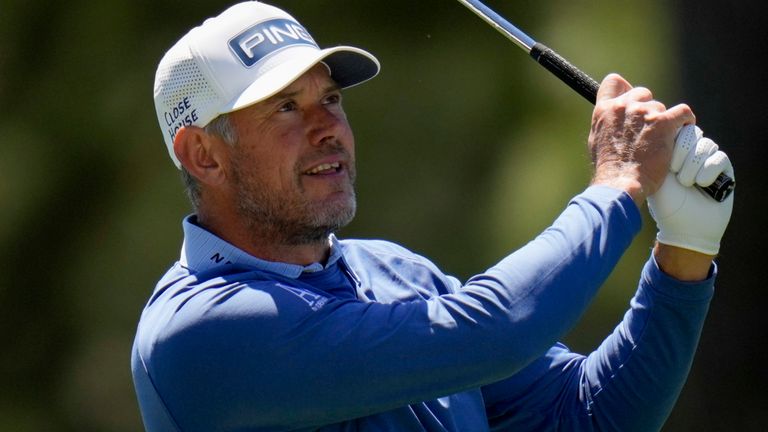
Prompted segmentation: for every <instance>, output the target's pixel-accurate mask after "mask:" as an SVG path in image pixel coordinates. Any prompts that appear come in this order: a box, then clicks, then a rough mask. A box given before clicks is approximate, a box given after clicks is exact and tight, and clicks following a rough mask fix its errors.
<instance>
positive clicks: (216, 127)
mask: <svg viewBox="0 0 768 432" xmlns="http://www.w3.org/2000/svg"><path fill="white" fill-rule="evenodd" d="M203 130H204V131H205V133H207V134H209V135H214V136H217V137H219V138H221V139H223V140H224V142H226V143H227V144H229V145H231V146H234V145H235V143H237V131H236V130H235V128H234V126H232V122H231V121H230V119H229V115H228V114H226V113H225V114H221V115H219V116H218V117H216V118H215V119H213V120H211V121H210V122H209V123H208V124H207V125H205V127H204V128H203ZM181 179H182V181H183V182H184V188H185V190H186V192H187V198H189V201H190V202H191V203H192V207H193V209H194V210H195V211H197V209H198V207H200V197H201V192H202V191H201V190H200V182H198V181H197V179H196V178H195V177H194V176H193V175H192V174H190V173H189V171H187V169H186V168H184V167H183V166H182V167H181Z"/></svg>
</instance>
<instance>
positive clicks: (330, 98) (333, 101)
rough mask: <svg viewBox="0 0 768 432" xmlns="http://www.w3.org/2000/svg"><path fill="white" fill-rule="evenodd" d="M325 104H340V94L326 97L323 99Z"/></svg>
mask: <svg viewBox="0 0 768 432" xmlns="http://www.w3.org/2000/svg"><path fill="white" fill-rule="evenodd" d="M324 102H325V104H337V103H340V102H341V95H340V94H332V95H328V96H327V97H326V98H325V101H324Z"/></svg>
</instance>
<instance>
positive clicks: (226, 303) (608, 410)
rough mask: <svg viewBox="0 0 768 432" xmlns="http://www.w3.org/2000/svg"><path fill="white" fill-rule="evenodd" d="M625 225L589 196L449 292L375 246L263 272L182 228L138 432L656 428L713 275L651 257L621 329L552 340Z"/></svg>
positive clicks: (151, 350) (146, 350)
mask: <svg viewBox="0 0 768 432" xmlns="http://www.w3.org/2000/svg"><path fill="white" fill-rule="evenodd" d="M639 228H640V215H639V212H638V209H637V207H636V206H635V204H634V203H633V202H632V200H631V199H630V198H629V196H627V195H626V194H624V193H622V192H619V191H616V190H613V189H610V188H606V187H590V188H589V189H587V190H586V191H585V192H584V193H582V194H581V195H579V196H577V197H575V198H574V199H573V200H572V201H571V203H570V204H569V206H568V207H567V208H566V209H565V211H564V212H563V213H562V214H561V215H560V216H559V217H558V219H557V220H556V221H555V222H554V223H553V225H552V226H551V227H550V228H548V229H547V230H545V231H544V232H543V233H542V234H541V235H540V236H538V237H537V238H536V239H535V240H533V241H532V242H530V243H529V244H528V245H526V246H524V247H523V248H521V249H520V250H518V251H517V252H515V253H513V254H511V255H509V256H508V257H506V258H504V259H503V260H502V261H501V262H499V263H498V264H497V265H495V266H494V267H492V268H490V269H489V270H487V271H486V272H485V273H482V274H479V275H476V276H474V277H473V278H471V279H470V280H469V281H468V282H467V283H466V284H463V285H462V284H461V283H460V282H459V281H458V280H456V279H455V278H452V277H449V276H446V275H445V274H444V273H442V272H441V271H440V270H439V269H438V268H437V267H436V266H435V265H434V264H432V263H431V262H430V261H428V260H427V259H425V258H423V257H421V256H419V255H416V254H414V253H412V252H410V251H408V250H406V249H404V248H402V247H400V246H397V245H395V244H392V243H389V242H384V241H372V240H344V241H338V240H336V239H335V238H332V239H331V241H332V242H333V243H332V247H331V251H332V255H331V257H330V259H329V260H328V262H327V263H326V264H325V265H321V264H313V265H311V266H308V267H302V266H296V265H291V264H285V263H269V262H265V261H262V260H259V259H256V258H255V257H252V256H249V255H247V254H246V253H244V252H243V251H241V250H239V249H237V248H235V247H234V246H232V245H230V244H228V243H226V242H224V241H223V240H221V239H219V238H217V237H215V236H214V235H213V234H210V233H208V232H207V231H205V230H203V229H202V228H200V227H198V226H196V225H194V223H193V221H192V220H191V219H187V220H186V221H185V243H184V246H183V248H182V257H181V259H180V261H179V262H178V263H177V264H176V265H174V266H173V267H172V268H171V269H170V270H169V271H168V273H167V274H166V275H165V276H164V277H163V278H162V279H161V280H160V282H159V283H158V285H157V288H156V289H155V291H154V293H153V295H152V297H151V299H150V300H149V302H148V304H147V306H146V307H145V309H144V311H143V313H142V317H141V321H140V323H139V327H138V330H137V334H136V339H135V343H134V348H133V355H132V368H133V375H134V382H135V385H136V391H137V394H138V399H139V403H140V407H141V410H142V416H143V419H144V422H145V425H146V427H147V429H148V430H150V431H198V430H199V431H214V430H215V431H219V430H221V431H225V430H232V431H234V430H238V431H240V430H254V431H256V430H259V431H262V430H263V431H266V430H270V431H271V430H274V431H283V430H316V429H320V430H323V431H355V430H361V431H421V430H428V431H485V430H499V431H501V430H510V431H546V430H553V431H554V430H575V431H582V430H583V431H589V430H620V431H633V430H638V431H648V430H658V429H659V428H660V427H661V425H662V423H663V422H664V420H665V419H666V417H667V416H668V414H669V412H670V411H671V409H672V406H673V404H674V401H675V400H676V398H677V396H678V394H679V391H680V389H681V388H682V385H683V383H684V381H685V378H686V375H687V373H688V370H689V368H690V364H691V361H692V358H693V354H694V351H695V347H696V345H697V342H698V337H699V334H700V330H701V327H702V324H703V321H704V317H705V314H706V311H707V308H708V304H709V300H710V298H711V296H712V292H713V284H714V273H715V271H714V269H713V271H712V276H711V277H710V278H709V279H708V280H706V281H703V282H700V283H683V282H679V281H676V280H673V279H671V278H669V277H667V276H665V275H664V274H663V273H662V272H661V271H660V270H659V269H658V267H657V266H656V264H655V262H654V261H653V260H652V259H651V260H649V262H648V263H647V264H646V266H645V268H644V269H643V272H642V276H641V279H640V283H639V288H638V291H637V294H636V295H635V297H634V298H633V299H632V302H631V308H630V309H629V310H628V312H627V313H626V315H625V317H624V319H623V320H622V322H621V323H620V324H619V326H618V327H617V328H616V330H615V331H614V333H613V334H612V335H610V336H609V337H608V338H607V339H606V340H605V341H604V342H603V343H602V344H601V345H600V347H599V348H598V349H597V350H596V351H595V352H593V353H591V354H590V355H589V356H587V357H585V356H582V355H579V354H575V353H572V352H570V351H569V350H568V349H567V348H566V347H565V346H563V345H561V344H559V343H557V342H556V341H557V340H558V338H559V337H561V336H562V335H563V333H565V332H566V331H567V330H568V329H569V328H571V326H572V325H573V324H574V323H575V322H576V321H577V319H578V317H579V316H580V314H581V313H582V312H583V311H584V309H585V308H586V306H587V305H588V303H589V302H590V300H591V299H592V297H593V296H594V294H595V292H596V291H597V289H598V287H599V286H600V285H601V284H602V282H603V281H604V280H605V278H606V277H607V275H608V274H609V273H610V271H611V270H612V269H613V267H614V265H615V264H616V262H617V260H618V259H619V257H620V256H621V254H622V253H623V252H624V250H625V249H626V247H627V246H628V245H629V244H630V242H631V240H632V238H633V237H634V235H635V234H636V233H637V232H638V230H639Z"/></svg>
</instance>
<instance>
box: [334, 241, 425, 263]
mask: <svg viewBox="0 0 768 432" xmlns="http://www.w3.org/2000/svg"><path fill="white" fill-rule="evenodd" d="M339 244H340V245H341V247H342V250H343V251H344V255H345V256H350V255H367V256H380V257H394V258H401V259H408V260H412V261H420V262H422V261H428V260H427V259H426V258H425V257H423V256H421V255H419V254H417V253H415V252H413V251H411V250H410V249H407V248H406V247H404V246H401V245H399V244H397V243H394V242H391V241H387V240H381V239H344V240H340V241H339Z"/></svg>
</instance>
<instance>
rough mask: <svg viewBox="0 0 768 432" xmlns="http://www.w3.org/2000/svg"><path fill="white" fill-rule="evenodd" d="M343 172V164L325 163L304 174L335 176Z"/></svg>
mask: <svg viewBox="0 0 768 432" xmlns="http://www.w3.org/2000/svg"><path fill="white" fill-rule="evenodd" d="M340 170H341V163H339V162H332V163H324V164H320V165H318V166H316V167H313V168H311V169H309V170H307V171H304V174H307V175H318V174H320V175H322V174H335V173H337V172H339V171H340Z"/></svg>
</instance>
